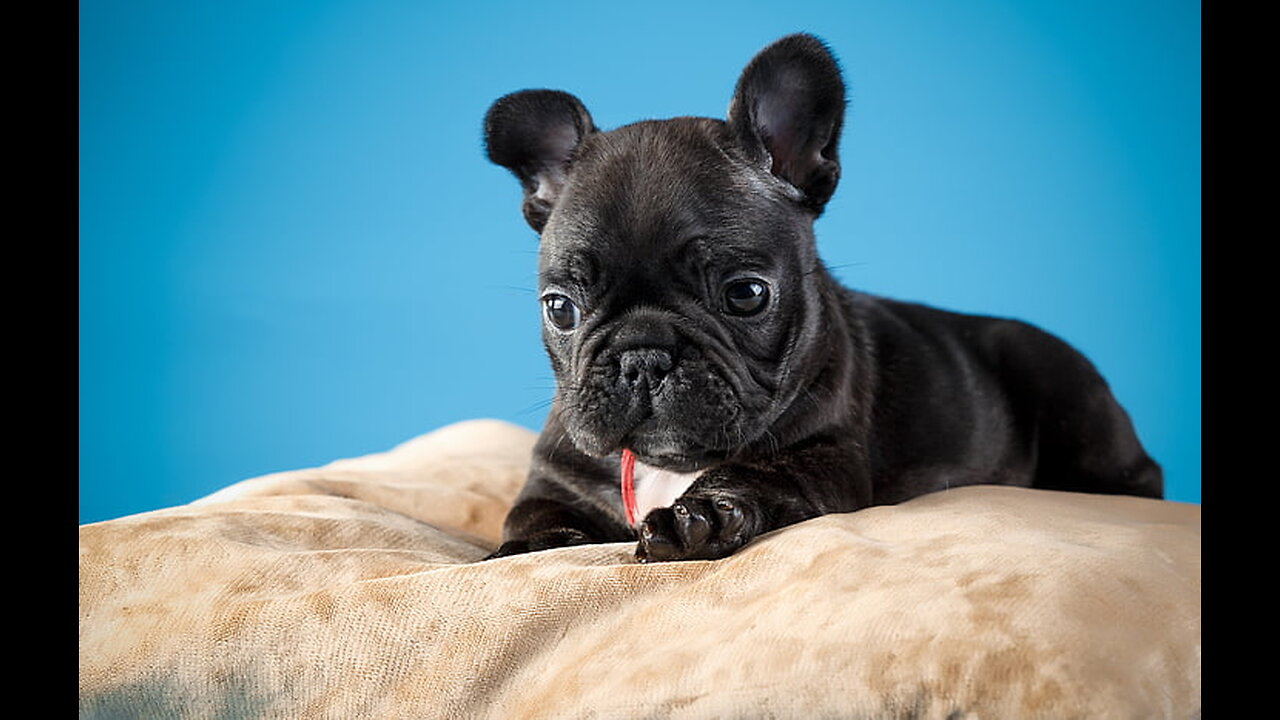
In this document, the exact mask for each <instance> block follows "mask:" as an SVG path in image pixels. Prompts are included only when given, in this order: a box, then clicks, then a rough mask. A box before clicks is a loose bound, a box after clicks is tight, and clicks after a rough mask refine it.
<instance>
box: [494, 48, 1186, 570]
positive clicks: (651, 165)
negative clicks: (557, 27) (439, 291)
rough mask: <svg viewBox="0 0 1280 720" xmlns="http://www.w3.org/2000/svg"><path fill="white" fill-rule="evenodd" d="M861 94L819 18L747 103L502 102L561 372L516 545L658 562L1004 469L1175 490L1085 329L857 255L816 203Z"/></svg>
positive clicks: (712, 552)
mask: <svg viewBox="0 0 1280 720" xmlns="http://www.w3.org/2000/svg"><path fill="white" fill-rule="evenodd" d="M844 111H845V91H844V82H843V79H842V77H841V74H840V70H839V67H838V66H837V63H836V61H835V59H834V58H833V57H832V55H831V53H830V52H829V50H828V49H827V47H826V46H825V45H824V44H823V43H822V42H821V41H820V40H818V39H817V38H815V37H813V36H810V35H804V34H798V35H790V36H787V37H784V38H782V39H780V40H778V41H776V42H774V43H773V44H771V45H769V46H768V47H766V48H764V49H763V50H762V51H761V52H760V53H759V54H758V55H757V56H756V57H755V58H754V59H752V60H751V62H750V63H749V64H748V65H747V66H746V68H745V69H744V70H743V72H742V75H741V77H740V78H739V79H738V83H737V87H736V89H735V90H734V93H733V96H732V99H731V101H730V103H729V107H728V112H727V115H726V118H725V119H724V120H716V119H711V118H701V117H680V118H675V119H670V120H658V121H644V122H637V123H634V124H631V125H626V126H624V127H620V128H617V129H615V130H611V131H607V132H606V131H602V130H600V129H598V128H597V127H596V126H595V124H594V123H593V122H592V119H591V116H590V115H589V114H588V112H587V110H586V108H585V107H584V106H583V104H582V103H581V102H580V101H579V100H578V99H577V98H575V97H574V96H572V95H569V94H567V93H564V92H560V91H554V90H525V91H521V92H516V93H513V94H510V95H507V96H505V97H503V98H501V99H499V100H498V101H496V102H495V103H494V104H493V106H492V107H491V108H490V109H489V111H488V113H487V114H486V117H485V121H484V137H485V143H486V149H487V153H488V157H489V159H490V160H492V161H493V162H494V163H497V164H498V165H500V166H502V167H505V168H507V169H508V170H510V171H511V172H512V173H513V174H514V175H515V176H516V178H517V179H519V181H520V184H521V186H522V187H523V190H524V199H523V206H522V210H523V214H524V218H525V220H526V221H527V222H528V223H529V225H530V226H532V227H533V229H534V230H535V231H537V232H538V233H540V235H541V241H540V248H539V265H538V277H539V292H540V297H541V302H542V307H543V313H542V322H543V340H544V345H545V347H546V351H547V354H548V356H549V357H550V360H551V367H552V369H553V370H554V373H555V377H556V394H555V398H554V400H553V404H552V407H551V409H550V411H549V414H548V416H547V420H546V426H545V428H544V429H543V431H542V433H541V435H540V439H539V440H538V442H537V446H536V449H535V451H534V457H533V462H532V467H531V471H530V475H529V478H528V481H527V484H526V485H525V486H524V489H523V490H522V492H521V493H520V495H519V497H518V499H517V500H516V503H515V505H514V507H513V508H512V510H511V512H510V514H509V515H508V517H507V518H506V522H505V525H504V537H503V542H502V544H501V546H500V547H499V548H498V549H497V550H496V551H495V552H494V553H493V554H492V555H491V556H490V557H491V558H493V557H502V556H506V555H512V554H516V553H523V552H530V551H536V550H542V549H546V548H554V547H559V546H565V545H573V544H579V543H595V542H620V541H631V540H635V541H637V547H636V553H635V554H636V557H637V559H638V560H640V561H641V562H653V561H666V560H688V559H715V558H721V557H725V556H727V555H729V554H731V553H733V552H735V551H736V550H738V549H739V548H741V547H742V546H743V545H745V544H746V543H748V542H750V541H751V540H752V538H755V537H756V536H758V535H760V534H761V533H765V532H768V531H771V530H775V529H777V528H781V527H784V526H787V525H790V524H792V523H797V522H800V521H802V520H806V519H808V518H813V517H816V516H819V515H823V514H825V513H842V512H849V511H853V510H857V509H859V508H865V507H868V506H871V505H880V504H889V503H897V502H900V501H903V500H907V499H909V498H913V497H916V496H918V495H922V494H924V493H931V492H935V491H939V490H943V489H946V488H954V487H959V486H962V485H972V484H979V483H985V484H1001V485H1017V486H1024V487H1034V488H1047V489H1053V490H1070V491H1079V492H1087V493H1123V494H1132V495H1139V496H1146V497H1153V498H1159V497H1161V496H1162V484H1163V483H1162V476H1161V470H1160V467H1159V466H1158V465H1157V464H1156V463H1155V462H1154V461H1152V459H1151V458H1150V457H1148V456H1147V454H1146V452H1145V451H1144V450H1143V448H1142V445H1141V444H1140V443H1139V441H1138V439H1137V437H1136V435H1135V433H1134V429H1133V427H1132V425H1131V423H1130V420H1129V417H1128V415H1127V414H1126V413H1125V411H1124V410H1123V409H1122V408H1121V407H1120V405H1118V404H1117V402H1116V400H1115V398H1114V397H1113V396H1112V394H1111V392H1110V390H1109V388H1108V386H1107V384H1106V382H1105V381H1104V380H1103V378H1102V377H1101V376H1100V375H1099V374H1098V372H1097V371H1096V370H1095V369H1094V367H1093V366H1092V365H1091V364H1090V362H1089V361H1088V360H1086V359H1085V358H1084V357H1083V356H1082V355H1081V354H1080V353H1078V352H1077V351H1075V350H1074V349H1072V348H1071V347H1069V346H1068V345H1067V344H1066V343H1064V342H1063V341H1061V340H1059V339H1057V338H1055V337H1054V336H1052V335H1049V334H1047V333H1045V332H1043V331H1041V330H1039V329H1037V328H1035V327H1033V326H1031V325H1028V324H1026V323H1023V322H1019V321H1016V320H1009V319H1000V318H991V317H979V316H971V315H961V314H955V313H951V312H945V311H942V310H938V309H934V308H931V307H927V306H924V305H919V304H912V303H907V302H899V301H895V300H890V299H886V298H882V297H875V296H872V295H868V294H864V293H860V292H856V291H854V290H850V289H847V288H845V287H842V286H841V285H840V284H838V283H837V282H836V281H835V280H834V279H833V278H832V276H831V275H830V274H829V273H828V271H827V270H826V269H825V268H824V266H823V264H822V262H821V261H820V260H819V257H818V254H817V251H816V247H815V240H814V232H813V223H814V220H815V219H816V218H817V217H818V216H819V214H820V213H822V211H823V207H824V206H825V204H826V203H827V201H828V200H829V199H830V198H831V195H832V193H833V192H834V191H835V189H836V183H837V181H838V180H839V177H840V161H839V155H838V153H837V146H838V144H839V140H840V133H841V127H842V123H843V118H844ZM623 450H627V451H629V452H630V454H631V457H633V458H634V459H635V485H634V488H635V491H634V492H635V497H636V505H638V507H639V514H638V515H637V516H636V521H635V524H632V523H629V522H628V520H627V515H626V514H625V513H624V508H623V498H622V492H623V491H622V489H621V483H620V473H621V472H622V470H621V469H620V457H622V455H621V453H622V451H623Z"/></svg>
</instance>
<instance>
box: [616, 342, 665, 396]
mask: <svg viewBox="0 0 1280 720" xmlns="http://www.w3.org/2000/svg"><path fill="white" fill-rule="evenodd" d="M672 364H673V363H672V360H671V353H669V352H667V351H666V350H660V349H658V348H637V349H635V350H627V351H626V352H624V353H622V355H621V356H620V357H619V358H618V380H619V382H620V383H622V385H624V386H625V387H627V388H629V389H631V390H636V389H638V388H639V386H640V385H641V383H644V384H646V385H647V386H648V389H649V391H650V392H652V391H654V390H656V389H657V387H658V385H660V384H661V383H662V380H663V378H665V377H666V376H667V373H669V372H671V366H672Z"/></svg>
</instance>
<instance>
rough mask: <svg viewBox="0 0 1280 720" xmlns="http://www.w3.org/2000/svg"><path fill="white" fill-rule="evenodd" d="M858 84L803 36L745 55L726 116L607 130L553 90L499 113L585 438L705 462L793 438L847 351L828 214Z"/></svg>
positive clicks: (491, 138)
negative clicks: (797, 416)
mask: <svg viewBox="0 0 1280 720" xmlns="http://www.w3.org/2000/svg"><path fill="white" fill-rule="evenodd" d="M844 103H845V99H844V84H843V82H842V80H841V76H840V71H839V69H838V67H837V65H836V63H835V61H834V59H833V58H832V56H831V54H830V53H829V52H828V50H827V49H826V47H825V46H824V45H823V44H822V43H821V42H820V41H818V40H817V39H816V38H813V37H812V36H809V35H791V36H788V37H785V38H783V39H781V40H779V41H777V42H775V43H773V44H772V45H770V46H768V47H767V48H765V49H764V50H762V51H761V52H760V53H759V54H758V55H757V56H756V57H755V58H754V59H753V60H752V61H751V62H750V63H749V64H748V65H747V66H746V68H745V69H744V70H743V72H742V75H741V77H740V78H739V80H738V84H737V87H736V89H735V91H734V94H733V98H732V100H731V102H730V104H729V109H728V113H727V117H726V119H725V120H713V119H710V118H693V117H684V118H676V119H672V120H661V121H645V122H639V123H635V124H632V125H626V126H624V127H621V128H618V129H616V130H612V131H608V132H604V131H601V130H599V129H597V128H596V126H595V124H594V123H593V121H592V119H591V116H590V114H589V113H588V112H587V110H586V108H585V107H584V106H583V105H582V103H581V102H580V101H579V100H578V99H577V98H575V97H573V96H572V95H569V94H567V93H564V92H559V91H553V90H525V91H521V92H517V93H513V94H511V95H507V96H505V97H503V98H501V99H499V100H498V101H497V102H495V103H494V105H493V106H492V107H491V108H490V110H489V112H488V114H487V116H486V118H485V141H486V145H487V151H488V154H489V158H490V159H491V160H492V161H493V162H495V163H497V164H498V165H501V166H503V167H506V168H507V169H509V170H511V172H512V173H514V174H515V176H516V177H517V178H518V179H519V180H520V183H521V186H522V187H523V189H524V200H523V205H522V210H523V213H524V217H525V219H526V220H527V221H528V223H529V225H531V226H532V227H533V228H534V229H535V230H536V231H538V232H539V233H541V246H540V253H539V293H540V297H541V300H542V304H543V337H544V342H545V345H546V348H547V352H548V355H549V356H550V358H551V365H552V368H553V369H554V371H555V375H556V380H557V397H556V404H555V407H554V408H553V412H557V413H559V416H560V419H561V421H562V423H563V425H564V427H565V429H566V431H567V432H568V434H569V437H570V438H571V439H572V441H573V442H574V444H575V445H577V446H578V448H579V449H581V450H582V451H583V452H586V453H587V454H590V455H594V456H603V455H606V454H609V453H613V452H616V451H617V450H619V449H620V448H623V447H626V448H630V449H632V450H633V451H634V452H635V453H636V455H637V456H638V457H640V458H641V459H642V460H643V461H645V462H647V463H649V464H652V465H657V466H662V467H667V468H670V469H674V470H686V471H687V470H694V469H698V468H701V467H704V466H706V465H708V464H712V463H714V462H717V461H721V460H724V459H726V458H731V457H735V456H737V454H738V453H740V452H741V451H742V450H743V449H745V448H748V447H750V446H752V445H755V444H759V443H769V442H773V441H777V440H779V438H777V437H776V436H775V435H774V433H775V431H774V430H773V428H774V426H775V423H776V422H777V421H778V419H779V418H780V417H781V416H782V415H783V414H784V413H786V412H788V411H789V410H790V409H791V408H792V407H793V406H794V405H795V404H796V403H812V402H815V400H814V399H813V398H812V397H807V396H808V395H811V394H812V393H811V392H809V391H808V390H805V392H802V389H803V388H805V385H806V384H807V383H808V382H810V381H811V380H812V378H813V377H814V375H815V373H817V372H820V371H821V367H820V366H821V365H822V364H823V363H824V362H825V360H824V359H825V358H828V357H829V356H830V347H831V339H830V337H828V335H829V331H830V330H832V328H830V327H828V321H827V320H826V319H825V318H826V317H827V315H826V313H825V309H824V308H825V306H826V305H827V304H829V303H830V302H831V299H830V291H829V289H828V288H827V286H826V284H827V283H829V282H830V279H829V276H828V275H827V274H826V272H825V271H824V270H823V269H822V267H821V264H820V261H819V259H818V257H817V253H816V250H815V247H814V238H813V221H814V219H815V218H816V217H817V216H818V215H819V214H820V213H821V212H822V209H823V207H824V206H825V204H826V202H827V200H828V199H829V198H830V197H831V194H832V192H833V191H834V190H835V187H836V182H837V180H838V179H839V175H840V166H839V162H838V159H837V154H836V146H837V142H838V140H839V138H840V130H841V126H842V121H843V116H844Z"/></svg>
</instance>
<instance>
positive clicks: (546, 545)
mask: <svg viewBox="0 0 1280 720" xmlns="http://www.w3.org/2000/svg"><path fill="white" fill-rule="evenodd" d="M589 542H591V538H590V537H588V536H587V534H586V533H584V532H582V531H581V530H574V529H571V528H556V529H553V530H546V531H543V532H540V533H537V534H535V535H533V536H532V537H530V538H528V539H525V540H508V541H506V542H504V543H502V545H500V546H499V547H498V549H497V550H494V551H493V552H491V553H489V554H488V555H486V556H485V557H484V558H483V559H484V560H496V559H498V558H502V557H507V556H509V555H521V554H524V553H530V552H538V551H539V550H550V549H552V548H558V547H567V546H569V545H584V544H586V543H589Z"/></svg>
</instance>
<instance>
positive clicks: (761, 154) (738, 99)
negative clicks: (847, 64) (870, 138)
mask: <svg viewBox="0 0 1280 720" xmlns="http://www.w3.org/2000/svg"><path fill="white" fill-rule="evenodd" d="M844 106H845V95H844V80H843V79H842V78H841V76H840V68H839V66H838V65H837V64H836V60H835V58H834V57H833V56H832V55H831V51H829V50H828V49H827V47H826V45H824V44H823V42H822V41H821V40H819V39H818V38H816V37H814V36H812V35H807V34H797V35H788V36H786V37H784V38H782V39H780V40H777V41H775V42H774V43H772V44H771V45H769V46H768V47H766V48H765V49H763V50H761V51H760V52H759V53H758V54H757V55H756V56H755V57H754V58H753V59H752V60H751V62H750V63H748V64H747V67H746V68H745V69H744V70H743V71H742V76H741V77H740V78H739V79H738V86H737V88H736V89H735V90H734V93H733V100H732V101H730V103H729V113H728V122H729V127H730V128H732V130H733V132H734V134H735V135H736V136H737V139H738V141H739V142H740V143H741V144H742V145H743V147H745V148H746V149H747V151H748V153H751V154H753V155H754V156H755V157H757V158H758V159H759V160H760V161H761V162H765V161H768V162H769V163H770V169H771V170H772V172H773V174H774V175H776V176H778V177H780V178H782V179H783V180H786V181H787V182H789V183H791V185H793V186H795V187H796V188H798V189H799V190H800V191H801V192H803V193H804V200H803V202H804V204H805V205H806V206H807V207H809V208H810V209H812V210H813V211H814V212H816V213H821V212H822V208H823V207H824V206H825V205H826V203H827V201H828V200H830V199H831V195H832V193H834V192H835V189H836V183H837V182H838V181H839V179H840V161H839V158H838V156H837V153H836V146H837V144H838V143H839V141H840V129H841V127H842V125H843V123H844Z"/></svg>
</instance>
